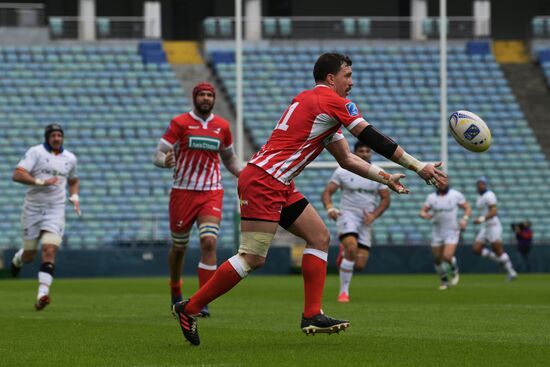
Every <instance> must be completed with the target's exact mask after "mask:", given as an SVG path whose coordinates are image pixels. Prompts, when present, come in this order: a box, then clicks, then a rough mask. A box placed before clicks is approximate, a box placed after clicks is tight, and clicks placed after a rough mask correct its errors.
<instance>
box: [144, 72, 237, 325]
mask: <svg viewBox="0 0 550 367" xmlns="http://www.w3.org/2000/svg"><path fill="white" fill-rule="evenodd" d="M215 102H216V90H215V88H214V86H213V85H212V84H210V83H207V82H202V83H199V84H197V85H196V86H195V87H194V88H193V106H194V108H193V110H191V111H189V112H186V113H184V114H181V115H179V116H176V117H174V118H173V119H172V121H171V122H170V125H169V126H168V129H167V130H166V132H165V133H164V135H163V136H162V138H161V139H160V141H159V143H158V146H157V149H156V151H155V154H154V158H153V162H154V164H155V165H156V166H157V167H161V168H167V169H170V170H172V171H173V172H174V175H173V183H172V191H171V193H170V204H169V212H170V231H171V234H172V246H171V248H170V250H169V253H168V267H169V271H170V283H169V284H170V294H171V302H172V304H174V303H177V302H180V301H181V300H182V280H181V274H182V271H183V259H184V256H185V252H186V250H187V247H188V244H189V236H190V234H191V228H192V226H193V224H194V223H196V224H197V227H198V232H199V238H200V247H201V257H200V261H199V263H198V266H197V273H198V278H199V286H200V287H202V286H203V285H204V284H205V283H206V282H207V281H208V280H209V279H210V277H211V276H212V275H213V274H214V272H215V270H216V268H217V259H216V242H217V238H218V233H219V230H220V221H221V216H222V204H223V187H222V181H221V173H220V157H221V160H222V162H223V164H224V166H225V167H226V168H227V170H228V171H229V172H231V173H232V174H233V175H235V177H238V176H239V174H240V171H241V168H240V167H239V163H238V159H237V156H236V155H235V151H234V149H233V137H232V135H231V130H230V128H229V122H227V121H226V120H225V119H223V118H221V117H219V116H217V115H214V114H213V113H212V109H213V108H214V104H215ZM200 315H201V316H209V315H210V312H209V310H208V306H207V305H204V307H203V308H202V309H201V312H200Z"/></svg>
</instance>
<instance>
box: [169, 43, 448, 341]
mask: <svg viewBox="0 0 550 367" xmlns="http://www.w3.org/2000/svg"><path fill="white" fill-rule="evenodd" d="M351 75H352V70H351V60H350V59H349V57H347V56H344V55H341V54H336V53H327V54H323V55H321V56H320V57H319V58H318V59H317V61H316V63H315V66H314V69H313V76H314V78H315V82H316V86H315V88H313V89H311V90H306V91H304V92H302V93H300V94H298V95H297V96H296V97H295V98H294V99H293V100H292V104H291V105H290V106H289V107H288V108H287V110H286V111H285V112H284V113H283V115H282V117H281V119H280V120H279V122H278V123H277V125H276V126H275V128H274V130H273V132H272V134H271V136H270V138H269V139H268V141H267V142H266V143H265V145H264V146H263V147H262V149H261V150H260V151H259V152H258V153H256V154H255V155H254V156H253V157H252V159H251V160H250V161H249V162H248V165H247V166H246V168H244V169H243V171H242V173H241V175H240V176H239V180H238V192H239V197H240V204H241V240H240V246H239V250H238V253H237V254H236V255H235V256H233V257H231V258H230V259H228V260H227V261H226V262H224V263H223V264H222V265H221V266H220V267H219V268H218V270H217V271H216V273H215V274H214V276H213V277H212V278H211V279H210V281H208V283H207V284H206V285H204V286H203V287H202V288H201V289H199V290H198V291H197V292H196V293H195V294H193V295H192V296H191V298H190V299H189V300H185V301H183V302H180V303H176V304H175V305H174V306H173V310H174V312H175V313H177V314H178V316H179V323H180V327H181V330H182V332H183V336H184V337H185V338H186V339H187V340H188V341H189V342H190V343H191V344H193V345H199V344H200V339H199V334H198V329H197V321H196V319H195V316H196V315H198V313H199V312H200V310H201V308H202V307H203V306H204V305H206V304H208V303H210V302H211V301H213V300H214V299H216V298H218V297H219V296H221V295H222V294H224V293H226V292H227V291H229V290H230V289H231V288H233V287H234V286H235V285H237V283H239V282H240V281H241V280H242V279H243V278H245V277H246V276H247V275H248V274H249V273H250V272H252V271H253V270H255V269H258V268H260V267H261V266H262V265H263V264H264V263H265V258H266V256H267V252H268V249H269V246H270V244H271V241H272V239H273V236H274V234H275V232H276V230H277V227H278V226H279V225H280V226H281V227H283V228H285V229H287V230H288V231H290V232H291V233H293V234H295V235H297V236H299V237H301V238H303V239H304V240H305V241H306V249H305V250H304V255H303V257H302V275H303V278H304V292H305V305H304V312H303V315H302V322H301V328H302V331H303V332H304V333H306V334H310V333H335V332H339V331H341V330H344V329H346V328H348V327H349V325H350V324H349V321H347V320H338V319H334V318H332V317H329V316H327V315H325V314H324V313H323V312H322V311H321V298H322V294H323V287H324V284H325V278H326V262H327V250H328V245H329V240H330V238H329V232H328V229H327V228H326V226H325V224H324V223H323V221H322V219H321V217H320V216H319V214H318V213H317V212H316V211H315V209H314V208H313V206H312V205H311V204H309V203H308V201H307V200H306V199H305V198H304V196H303V195H302V194H301V193H300V192H299V191H298V190H297V189H296V188H295V186H294V181H293V179H294V178H295V177H296V176H298V175H299V174H300V172H301V171H302V170H303V169H304V168H305V167H306V166H307V165H308V164H309V163H310V162H311V161H313V160H314V159H315V157H317V156H318V155H319V154H320V153H321V151H322V150H323V149H324V148H325V147H326V148H327V149H328V151H329V152H330V153H331V154H332V155H333V156H334V157H335V158H336V160H337V161H338V163H339V164H340V166H341V167H342V168H345V169H347V170H349V171H352V172H354V173H356V174H358V175H360V176H362V177H366V178H369V179H372V180H375V181H377V182H380V183H383V184H385V185H387V186H388V187H389V188H390V189H392V190H394V191H396V192H398V193H401V194H406V193H408V190H407V189H406V188H405V187H404V186H403V185H402V184H401V183H400V182H399V180H400V179H401V178H403V177H404V175H403V174H394V175H390V174H388V173H386V172H384V171H383V170H382V169H381V168H379V167H377V166H375V165H373V164H369V163H368V162H365V161H364V160H362V159H361V158H359V157H357V156H356V155H355V154H352V153H351V152H350V150H349V146H348V143H347V141H346V139H345V138H344V136H343V135H342V133H341V132H340V127H341V126H342V125H343V126H344V127H345V128H347V129H348V130H349V131H350V132H351V133H352V134H353V135H354V136H356V137H357V138H358V139H359V140H361V141H363V142H364V143H365V144H367V145H368V146H370V147H372V149H373V150H374V151H376V152H378V153H380V154H381V155H383V156H384V157H386V158H390V159H392V160H393V161H394V162H397V163H399V164H401V165H402V166H404V167H407V168H409V169H411V170H413V171H415V172H417V173H418V174H419V175H420V176H421V177H422V178H423V179H424V180H426V181H427V182H430V183H432V184H435V185H444V184H446V182H447V178H446V175H445V173H443V172H441V171H440V170H438V169H437V168H436V167H438V166H440V163H439V164H437V165H435V166H434V165H432V164H425V163H422V162H419V161H418V160H417V159H415V158H414V157H412V156H410V155H409V154H407V153H406V152H405V151H404V150H403V149H402V148H401V147H399V146H398V145H397V144H396V143H395V142H394V141H393V140H391V139H390V138H389V137H387V136H385V135H383V134H382V133H380V132H379V131H378V130H376V129H375V128H374V127H373V126H372V125H370V124H369V123H368V122H367V121H366V120H365V119H364V118H363V117H362V116H361V114H360V112H359V110H358V109H357V107H356V106H355V104H354V103H353V102H351V101H350V100H348V99H346V98H345V97H346V96H347V94H348V93H349V91H350V90H351V88H352V86H353V81H352V77H351Z"/></svg>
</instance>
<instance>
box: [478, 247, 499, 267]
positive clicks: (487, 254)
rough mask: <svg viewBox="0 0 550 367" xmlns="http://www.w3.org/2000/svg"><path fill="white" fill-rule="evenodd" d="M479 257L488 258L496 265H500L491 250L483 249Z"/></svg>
mask: <svg viewBox="0 0 550 367" xmlns="http://www.w3.org/2000/svg"><path fill="white" fill-rule="evenodd" d="M481 256H483V257H488V258H489V259H491V260H493V261H494V262H496V263H499V264H500V263H501V261H500V259H499V258H498V256H497V255H496V254H495V253H494V252H493V251H491V250H489V249H486V248H485V247H484V248H482V249H481Z"/></svg>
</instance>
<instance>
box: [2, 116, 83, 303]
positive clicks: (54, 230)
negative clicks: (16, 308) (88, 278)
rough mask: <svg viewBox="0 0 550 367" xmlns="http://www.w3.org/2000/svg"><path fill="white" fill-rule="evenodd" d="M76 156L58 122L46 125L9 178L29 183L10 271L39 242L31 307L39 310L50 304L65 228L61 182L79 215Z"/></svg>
mask: <svg viewBox="0 0 550 367" xmlns="http://www.w3.org/2000/svg"><path fill="white" fill-rule="evenodd" d="M76 161H77V160H76V156H75V155H74V154H73V153H71V152H69V151H68V150H66V149H64V148H63V129H62V128H61V126H60V125H58V124H50V125H48V126H46V129H45V131H44V143H43V144H40V145H35V146H33V147H31V148H30V149H29V150H27V152H26V153H25V156H24V157H23V159H22V160H21V161H20V162H19V163H18V164H17V168H16V169H15V171H14V172H13V177H12V179H13V181H15V182H19V183H22V184H24V185H29V189H28V190H27V194H26V195H25V203H24V204H23V213H22V214H21V227H22V230H23V248H22V249H20V250H19V251H17V252H16V253H15V255H14V256H13V259H12V261H11V273H12V275H13V276H17V275H18V274H19V272H20V271H21V268H22V267H23V265H24V264H26V263H29V262H31V261H32V260H33V259H34V258H35V256H36V254H37V252H38V241H40V242H41V243H42V264H41V265H40V270H39V272H38V282H39V286H38V294H37V296H36V303H35V304H34V307H35V309H36V310H37V311H40V310H43V309H44V308H45V307H46V306H47V305H49V304H50V302H51V300H50V287H51V285H52V282H53V275H54V270H55V256H56V254H57V250H58V249H59V246H60V245H61V240H62V238H63V233H64V231H65V200H66V196H67V194H66V191H65V185H67V184H68V185H69V195H70V197H69V201H70V202H71V203H72V204H73V206H74V210H75V211H76V213H77V214H78V215H80V202H79V197H78V193H79V181H78V177H77V175H76Z"/></svg>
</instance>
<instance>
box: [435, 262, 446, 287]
mask: <svg viewBox="0 0 550 367" xmlns="http://www.w3.org/2000/svg"><path fill="white" fill-rule="evenodd" d="M434 268H435V272H436V273H437V275H439V279H441V281H442V282H445V283H446V282H447V272H446V271H445V269H444V268H443V264H442V263H441V264H435V263H434Z"/></svg>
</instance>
